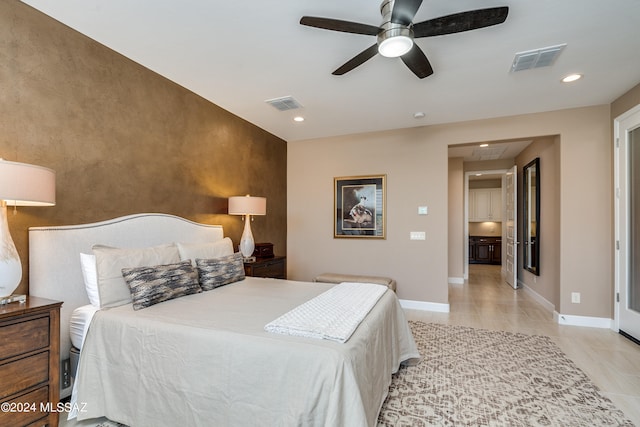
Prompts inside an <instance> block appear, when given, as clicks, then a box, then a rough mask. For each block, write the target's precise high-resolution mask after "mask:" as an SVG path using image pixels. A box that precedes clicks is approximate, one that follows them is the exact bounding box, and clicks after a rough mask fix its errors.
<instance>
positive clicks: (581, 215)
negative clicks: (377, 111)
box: [287, 106, 612, 317]
mask: <svg viewBox="0 0 640 427" xmlns="http://www.w3.org/2000/svg"><path fill="white" fill-rule="evenodd" d="M610 131H611V124H610V111H609V106H595V107H588V108H579V109H570V110H562V111H554V112H546V113H539V114H529V115H522V116H514V117H505V118H499V119H491V120H480V121H470V122H462V123H454V124H445V125H438V126H426V127H421V128H414V129H408V130H399V131H390V132H380V133H372V134H362V135H352V136H344V137H338V138H325V139H320V140H311V141H301V142H294V143H289V150H288V151H289V152H288V160H287V162H288V200H289V204H288V235H287V238H288V246H287V247H288V255H289V259H290V261H291V262H290V263H289V273H290V275H291V276H292V277H294V278H297V279H303V280H308V279H311V278H313V276H314V275H316V274H318V273H321V272H324V271H335V272H343V273H372V274H373V273H375V274H384V275H388V276H391V277H393V278H395V279H396V280H398V295H399V296H400V298H403V299H408V300H417V301H427V302H437V303H446V302H447V298H448V289H447V288H448V285H447V277H448V271H447V268H448V266H449V262H448V256H449V255H448V254H449V248H448V246H449V245H460V247H462V245H463V242H462V241H461V240H460V241H451V240H450V239H449V224H448V219H447V218H448V213H447V212H446V210H447V209H448V184H447V180H448V177H449V172H448V159H447V147H448V145H453V144H463V143H470V142H475V141H491V140H509V139H517V138H530V137H533V136H535V137H538V136H545V135H559V137H560V149H559V151H560V153H559V159H560V160H559V161H560V167H559V168H560V169H559V170H560V183H561V186H560V189H559V198H560V209H561V210H560V225H559V236H558V239H559V242H560V243H559V248H560V249H559V259H560V292H559V297H558V298H556V299H557V300H558V301H559V307H557V309H558V311H559V312H561V313H563V314H573V315H583V316H595V317H611V316H612V311H611V298H612V287H611V286H612V283H611V275H612V270H611V268H612V265H611V260H610V257H609V256H608V254H610V251H611V250H612V246H611V220H612V218H611V210H610V201H611V151H610ZM374 173H385V174H387V179H388V187H387V190H388V201H387V203H388V206H387V215H388V216H387V239H386V240H383V241H371V240H367V241H362V240H342V239H333V233H332V227H333V212H332V209H333V177H335V176H344V175H360V174H374ZM421 204H426V205H428V206H429V215H428V216H426V217H419V216H418V215H417V213H416V212H417V206H418V205H421ZM461 226H462V225H461ZM585 230H589V232H588V233H585ZM409 231H426V233H427V240H426V241H425V242H416V241H410V240H409ZM452 250H455V249H452ZM459 250H460V251H461V250H462V249H459ZM543 268H544V267H543ZM571 292H581V294H582V303H581V304H571V303H570V300H571Z"/></svg>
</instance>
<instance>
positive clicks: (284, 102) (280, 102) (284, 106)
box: [264, 96, 302, 111]
mask: <svg viewBox="0 0 640 427" xmlns="http://www.w3.org/2000/svg"><path fill="white" fill-rule="evenodd" d="M264 102H266V103H267V104H269V105H271V106H273V107H274V108H276V109H277V110H279V111H287V110H296V109H298V108H302V104H300V103H299V102H298V101H296V100H295V99H294V98H293V97H292V96H283V97H282V98H273V99H267V100H266V101H264Z"/></svg>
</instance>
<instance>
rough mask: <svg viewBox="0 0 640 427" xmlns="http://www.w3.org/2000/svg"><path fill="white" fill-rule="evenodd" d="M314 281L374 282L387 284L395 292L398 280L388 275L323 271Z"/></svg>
mask: <svg viewBox="0 0 640 427" xmlns="http://www.w3.org/2000/svg"><path fill="white" fill-rule="evenodd" d="M313 281H314V282H324V283H342V282H356V283H374V284H376V285H385V286H387V287H388V288H389V289H391V290H392V291H393V292H395V291H396V281H395V280H393V279H390V278H388V277H377V276H360V275H356V274H338V273H323V274H321V275H319V276H317V277H316V278H315V279H313Z"/></svg>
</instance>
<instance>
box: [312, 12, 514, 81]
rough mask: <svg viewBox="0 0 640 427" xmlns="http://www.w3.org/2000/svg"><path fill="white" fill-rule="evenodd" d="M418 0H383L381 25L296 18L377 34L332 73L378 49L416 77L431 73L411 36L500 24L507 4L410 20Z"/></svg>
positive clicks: (329, 27)
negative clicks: (415, 21) (373, 41)
mask: <svg viewBox="0 0 640 427" xmlns="http://www.w3.org/2000/svg"><path fill="white" fill-rule="evenodd" d="M421 4H422V0H383V2H382V4H381V5H380V13H381V14H382V25H380V26H379V27H376V26H373V25H367V24H360V23H358V22H350V21H341V20H339V19H331V18H319V17H314V16H303V17H302V18H301V19H300V24H302V25H306V26H309V27H316V28H322V29H325V30H332V31H342V32H345V33H353V34H363V35H368V36H377V38H378V41H377V43H376V44H374V45H373V46H371V47H369V48H367V49H365V50H363V51H362V52H360V53H359V54H358V55H356V56H354V57H353V58H351V59H350V60H349V61H347V62H346V63H344V64H343V65H342V66H341V67H339V68H338V69H337V70H335V71H334V72H333V73H331V74H333V75H336V76H341V75H343V74H345V73H347V72H349V71H351V70H353V69H354V68H356V67H357V66H359V65H362V64H363V63H364V62H366V61H368V60H369V59H371V58H373V57H374V56H375V55H376V54H377V53H380V54H381V55H382V56H387V57H398V56H399V57H400V58H401V59H402V62H404V63H405V65H406V66H407V67H409V69H410V70H411V71H412V72H413V73H414V74H415V75H416V76H417V77H418V78H420V79H423V78H425V77H428V76H430V75H431V74H433V68H432V67H431V64H430V63H429V60H428V59H427V57H426V55H425V54H424V52H422V49H420V48H419V47H418V45H417V44H415V43H414V42H413V39H417V38H422V37H433V36H442V35H445V34H453V33H459V32H462V31H470V30H475V29H478V28H484V27H490V26H492V25H497V24H502V23H503V22H504V21H505V20H506V19H507V14H508V13H509V8H508V7H506V6H503V7H493V8H488V9H477V10H471V11H468V12H460V13H455V14H453V15H447V16H442V17H440V18H435V19H429V20H427V21H423V22H418V23H416V24H414V23H413V22H412V20H413V18H414V16H415V15H416V13H417V12H418V9H419V8H420V5H421Z"/></svg>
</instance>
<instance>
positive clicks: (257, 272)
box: [244, 256, 287, 279]
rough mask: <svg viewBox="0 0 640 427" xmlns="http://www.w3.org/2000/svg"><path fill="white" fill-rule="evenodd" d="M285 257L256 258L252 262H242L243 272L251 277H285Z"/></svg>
mask: <svg viewBox="0 0 640 427" xmlns="http://www.w3.org/2000/svg"><path fill="white" fill-rule="evenodd" d="M286 260H287V257H283V256H274V257H271V258H256V260H255V261H254V262H245V263H244V274H245V275H246V276H252V277H270V278H272V279H286V278H287V264H286Z"/></svg>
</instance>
